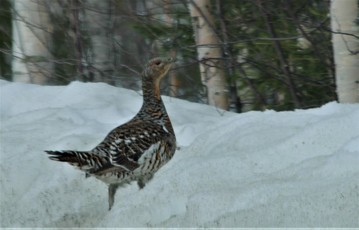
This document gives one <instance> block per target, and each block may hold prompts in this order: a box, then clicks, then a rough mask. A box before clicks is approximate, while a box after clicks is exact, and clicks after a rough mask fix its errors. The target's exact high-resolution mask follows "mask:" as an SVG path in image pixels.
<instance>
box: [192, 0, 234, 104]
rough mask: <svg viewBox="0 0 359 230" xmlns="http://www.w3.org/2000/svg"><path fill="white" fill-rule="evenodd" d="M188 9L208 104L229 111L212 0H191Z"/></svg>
mask: <svg viewBox="0 0 359 230" xmlns="http://www.w3.org/2000/svg"><path fill="white" fill-rule="evenodd" d="M188 8H189V11H190V15H191V18H192V24H193V28H194V32H195V39H196V45H197V55H198V60H199V61H200V66H199V67H200V72H201V80H202V84H203V85H205V86H206V88H207V96H208V103H209V104H210V105H213V106H216V107H219V108H221V109H224V110H228V106H229V102H228V86H227V82H226V78H225V73H224V70H223V67H224V66H223V61H222V60H221V58H222V50H221V47H220V46H221V45H220V41H219V38H218V36H217V34H216V32H215V27H214V26H215V24H214V16H213V15H212V14H211V12H210V9H211V1H210V0H191V1H189V3H188Z"/></svg>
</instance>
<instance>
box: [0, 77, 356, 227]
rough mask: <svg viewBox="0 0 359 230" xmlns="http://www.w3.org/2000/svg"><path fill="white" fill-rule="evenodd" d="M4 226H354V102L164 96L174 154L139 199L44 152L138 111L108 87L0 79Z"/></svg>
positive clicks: (85, 143)
mask: <svg viewBox="0 0 359 230" xmlns="http://www.w3.org/2000/svg"><path fill="white" fill-rule="evenodd" d="M0 100H1V104H0V116H1V139H0V141H1V142H0V143H1V155H0V156H1V161H0V173H1V174H0V182H1V197H0V201H1V216H0V217H1V219H0V221H1V227H169V226H171V227H218V226H220V227H359V105H340V104H337V103H329V104H326V105H324V106H323V107H321V108H317V109H310V110H298V111H294V112H274V111H265V112H248V113H244V114H233V113H230V112H225V113H223V114H221V113H220V112H218V111H217V110H216V109H215V108H213V107H209V106H205V105H199V104H195V103H190V102H186V101H182V100H177V99H174V98H168V97H164V101H165V104H166V106H167V110H168V112H169V114H170V116H171V119H172V122H173V125H174V128H175V132H176V135H177V140H178V144H179V145H180V146H181V150H179V151H177V152H176V154H175V156H174V158H173V159H172V160H171V161H170V163H168V164H167V165H166V166H164V167H163V168H162V169H161V170H160V171H159V172H158V173H157V174H156V176H155V178H154V179H153V180H152V181H151V182H150V183H149V184H148V185H147V186H146V187H145V188H144V189H143V190H141V191H139V190H138V188H137V185H136V184H135V183H133V184H131V185H129V186H127V187H125V188H122V189H119V191H118V192H117V194H116V201H115V204H114V207H113V209H112V210H111V211H108V210H107V187H106V185H105V184H103V183H102V182H100V181H97V180H96V179H95V178H88V179H85V175H84V174H83V173H81V172H80V171H78V170H75V169H74V168H72V167H71V166H70V165H68V164H63V163H58V162H53V161H50V160H48V159H47V156H46V154H45V153H44V152H43V150H45V149H51V150H62V149H77V150H89V149H91V148H93V147H94V146H95V145H96V144H97V143H98V142H99V141H101V140H102V139H103V138H104V137H105V136H106V134H107V132H109V131H110V130H111V129H112V128H114V127H116V126H117V125H119V124H121V123H123V122H125V121H127V120H129V119H130V118H131V117H132V116H133V115H134V114H135V113H136V112H137V110H138V109H139V108H140V106H141V102H142V98H141V95H140V94H139V93H137V92H134V91H129V90H125V89H120V88H115V87H111V86H108V85H106V84H100V83H96V84H90V83H87V84H84V83H79V82H74V83H72V84H70V85H69V86H66V87H60V86H56V87H55V86H36V85H28V84H21V83H10V82H6V81H0Z"/></svg>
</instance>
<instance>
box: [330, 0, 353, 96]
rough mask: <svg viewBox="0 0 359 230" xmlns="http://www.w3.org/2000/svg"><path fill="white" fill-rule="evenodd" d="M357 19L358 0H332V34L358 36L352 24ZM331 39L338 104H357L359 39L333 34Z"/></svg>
mask: <svg viewBox="0 0 359 230" xmlns="http://www.w3.org/2000/svg"><path fill="white" fill-rule="evenodd" d="M357 17H358V0H332V2H331V24H332V30H333V31H334V32H343V33H349V34H355V35H356V36H359V30H358V26H356V25H355V22H354V21H355V19H356V18H357ZM332 39H333V40H332V41H333V50H334V61H335V65H336V66H335V67H336V71H335V75H336V84H337V94H338V99H339V102H340V103H359V53H358V52H359V39H358V38H355V37H353V36H349V35H344V34H335V33H333V38H332ZM351 51H353V52H356V54H353V53H351Z"/></svg>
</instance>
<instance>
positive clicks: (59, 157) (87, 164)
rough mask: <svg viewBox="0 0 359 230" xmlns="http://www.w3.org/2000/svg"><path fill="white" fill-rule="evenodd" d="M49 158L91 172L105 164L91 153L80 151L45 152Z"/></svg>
mask: <svg viewBox="0 0 359 230" xmlns="http://www.w3.org/2000/svg"><path fill="white" fill-rule="evenodd" d="M45 152H46V153H47V154H49V155H50V156H49V158H50V159H51V160H54V161H61V162H67V163H69V164H71V165H73V166H75V167H78V168H79V169H81V170H83V171H86V172H91V171H93V170H96V169H98V168H100V167H102V165H103V164H104V163H105V162H104V159H101V157H99V156H97V155H95V154H93V153H91V152H84V151H83V152H81V151H45Z"/></svg>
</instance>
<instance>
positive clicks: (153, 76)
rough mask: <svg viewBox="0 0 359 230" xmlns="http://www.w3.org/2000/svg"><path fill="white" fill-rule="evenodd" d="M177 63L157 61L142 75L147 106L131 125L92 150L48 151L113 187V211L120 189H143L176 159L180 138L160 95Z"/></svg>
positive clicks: (144, 101)
mask: <svg viewBox="0 0 359 230" xmlns="http://www.w3.org/2000/svg"><path fill="white" fill-rule="evenodd" d="M173 62H174V60H173V59H172V58H154V59H152V60H150V61H149V62H148V64H147V65H146V67H145V69H144V71H143V73H142V89H143V104H142V107H141V109H140V111H139V112H138V113H137V115H136V116H135V117H133V118H132V119H131V120H130V121H128V122H127V123H125V124H123V125H121V126H119V127H117V128H115V129H114V130H112V131H111V132H110V133H109V134H108V135H107V137H106V138H105V139H104V140H103V141H102V142H101V143H100V144H99V145H98V146H96V147H95V148H94V149H92V150H91V151H46V152H47V153H48V154H50V155H51V156H50V157H49V158H50V159H52V160H56V161H63V162H68V163H70V164H71V165H73V166H76V167H78V168H79V169H80V170H82V171H84V172H86V175H90V176H95V177H96V178H97V179H99V180H102V181H104V182H105V183H106V184H108V185H109V188H108V193H109V194H108V195H109V200H108V202H109V209H111V207H112V205H113V203H114V196H115V193H116V189H117V188H118V187H119V186H121V185H123V184H126V183H130V182H131V181H134V180H135V181H137V183H138V186H139V187H140V188H143V187H144V186H145V184H146V182H147V181H149V180H150V179H151V178H152V177H153V174H154V173H155V172H156V171H157V170H158V169H159V168H160V167H161V166H163V165H164V164H165V163H167V162H168V161H169V160H170V159H171V158H172V156H173V154H174V152H175V150H176V137H175V133H174V131H173V128H172V124H171V121H170V118H169V116H168V114H167V112H166V108H165V106H164V104H163V102H162V99H161V95H160V81H161V79H162V78H163V77H164V76H165V75H166V73H167V72H168V70H169V69H170V67H171V65H172V64H173Z"/></svg>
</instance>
